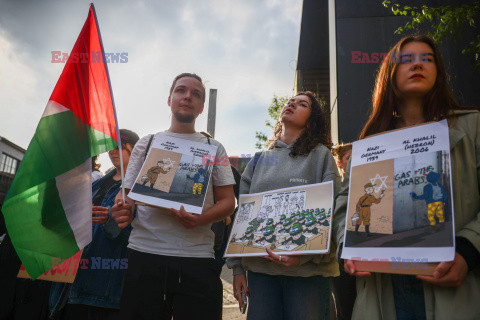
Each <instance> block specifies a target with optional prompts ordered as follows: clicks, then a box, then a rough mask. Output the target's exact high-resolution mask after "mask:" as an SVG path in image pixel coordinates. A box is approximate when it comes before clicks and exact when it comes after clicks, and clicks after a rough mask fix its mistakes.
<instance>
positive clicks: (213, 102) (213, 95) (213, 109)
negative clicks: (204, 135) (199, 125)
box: [207, 89, 217, 138]
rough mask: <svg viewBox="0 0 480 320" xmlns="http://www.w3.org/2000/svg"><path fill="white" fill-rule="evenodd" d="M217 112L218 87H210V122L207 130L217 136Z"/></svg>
mask: <svg viewBox="0 0 480 320" xmlns="http://www.w3.org/2000/svg"><path fill="white" fill-rule="evenodd" d="M216 114H217V89H210V95H209V97H208V122H207V131H208V133H210V135H211V136H212V137H214V138H215V118H216Z"/></svg>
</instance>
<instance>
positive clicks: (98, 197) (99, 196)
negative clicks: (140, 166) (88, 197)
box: [92, 176, 120, 206]
mask: <svg viewBox="0 0 480 320" xmlns="http://www.w3.org/2000/svg"><path fill="white" fill-rule="evenodd" d="M117 182H120V181H115V180H114V179H113V176H110V177H108V178H105V179H103V181H102V185H101V186H100V188H99V189H98V191H97V193H96V194H95V195H94V196H93V199H92V204H93V205H94V206H101V205H102V201H103V198H105V195H106V194H107V192H108V190H110V188H111V187H112V186H113V185H114V184H115V183H117Z"/></svg>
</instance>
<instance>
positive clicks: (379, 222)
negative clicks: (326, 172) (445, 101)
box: [346, 151, 453, 247]
mask: <svg viewBox="0 0 480 320" xmlns="http://www.w3.org/2000/svg"><path fill="white" fill-rule="evenodd" d="M449 166H450V160H449V156H448V153H447V152H445V151H436V152H429V153H422V154H418V155H411V156H406V157H400V158H396V159H391V160H385V161H379V162H375V163H369V164H364V165H360V166H356V167H354V168H352V174H351V189H350V199H349V205H348V216H347V223H348V225H347V235H346V246H351V247H356V246H358V247H448V246H452V245H453V231H452V230H453V227H452V219H451V218H452V213H451V205H450V199H449V196H448V195H449V194H451V191H450V176H449V172H450V168H449ZM385 177H386V178H385ZM365 181H369V182H367V183H366V184H365V185H363V186H362V183H364V182H365ZM362 189H363V193H362V192H361V191H362ZM382 194H383V196H382Z"/></svg>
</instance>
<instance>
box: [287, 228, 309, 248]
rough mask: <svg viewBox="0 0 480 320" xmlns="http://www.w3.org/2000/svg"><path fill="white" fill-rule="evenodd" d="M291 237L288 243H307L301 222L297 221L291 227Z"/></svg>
mask: <svg viewBox="0 0 480 320" xmlns="http://www.w3.org/2000/svg"><path fill="white" fill-rule="evenodd" d="M289 234H290V238H289V239H288V240H287V244H290V243H292V244H296V245H297V246H301V245H302V244H305V240H306V239H307V238H306V237H305V236H304V235H303V228H302V225H301V224H300V223H295V224H294V225H293V226H292V227H291V228H290V232H289Z"/></svg>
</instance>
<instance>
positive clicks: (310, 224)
mask: <svg viewBox="0 0 480 320" xmlns="http://www.w3.org/2000/svg"><path fill="white" fill-rule="evenodd" d="M316 223H317V219H315V218H314V217H308V218H307V220H306V221H305V227H306V228H305V229H306V230H305V231H307V232H308V233H310V234H318V228H317V226H316Z"/></svg>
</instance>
